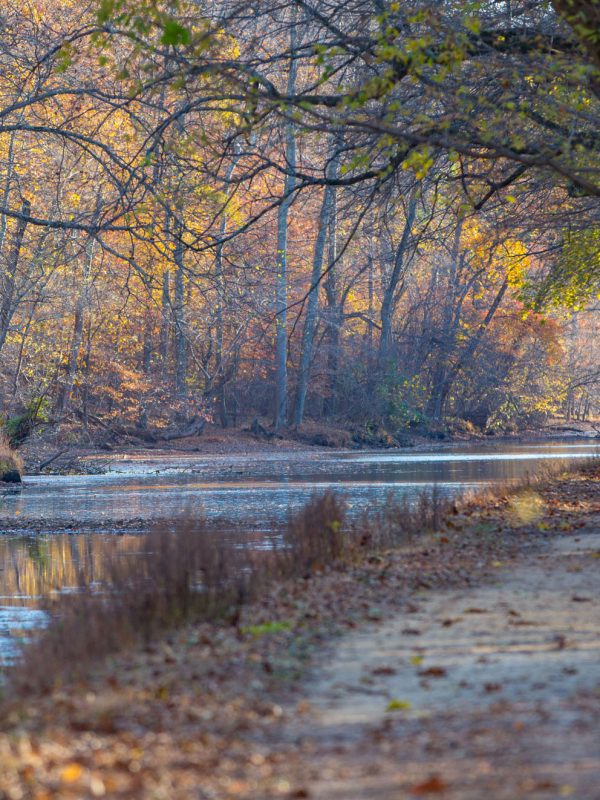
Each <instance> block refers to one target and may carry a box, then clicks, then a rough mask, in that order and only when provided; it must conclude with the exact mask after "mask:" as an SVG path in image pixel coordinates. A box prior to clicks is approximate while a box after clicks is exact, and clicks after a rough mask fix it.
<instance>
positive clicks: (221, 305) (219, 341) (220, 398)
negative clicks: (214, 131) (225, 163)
mask: <svg viewBox="0 0 600 800" xmlns="http://www.w3.org/2000/svg"><path fill="white" fill-rule="evenodd" d="M238 158H239V155H238V153H237V152H236V153H235V155H234V158H233V159H232V161H231V164H230V165H229V167H228V168H227V172H226V173H225V185H226V187H227V189H226V200H225V207H224V209H223V213H222V215H221V223H220V225H219V239H220V241H219V243H218V245H217V250H216V253H215V278H216V283H217V308H216V327H217V330H216V337H215V378H216V379H217V387H218V388H217V404H218V410H219V422H220V423H221V427H222V428H226V427H227V425H228V423H229V421H228V418H227V402H226V396H225V387H226V384H227V381H226V380H225V364H224V359H225V351H224V339H225V315H224V313H223V312H224V309H225V306H226V299H227V298H226V293H225V276H224V274H223V246H224V243H223V239H224V238H225V234H226V233H227V203H228V202H229V198H230V194H229V183H230V181H231V178H232V176H233V172H234V170H235V167H236V164H237V161H238Z"/></svg>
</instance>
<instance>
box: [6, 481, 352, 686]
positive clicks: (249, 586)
mask: <svg viewBox="0 0 600 800" xmlns="http://www.w3.org/2000/svg"><path fill="white" fill-rule="evenodd" d="M343 519H344V511H343V507H342V505H341V504H340V503H339V502H338V500H337V499H336V498H335V497H334V496H333V495H332V494H326V495H325V496H324V497H322V498H315V499H313V500H312V501H311V502H309V503H308V505H307V506H306V508H305V509H304V510H303V511H302V512H301V513H299V514H298V515H297V516H296V517H294V518H293V519H292V520H291V522H290V523H289V525H288V527H287V530H286V531H284V535H283V536H282V537H281V538H280V539H279V543H278V544H276V545H274V547H273V549H272V550H270V551H266V552H264V551H263V552H261V551H258V550H256V549H255V548H253V547H251V546H244V545H240V544H238V545H236V546H232V545H231V543H227V542H225V543H224V542H223V540H222V539H221V538H220V537H218V536H217V535H215V530H214V529H212V528H211V526H210V525H209V524H208V523H206V522H205V521H202V520H191V519H187V520H183V521H181V522H179V523H177V524H175V525H173V526H172V527H171V528H169V527H167V526H165V525H161V526H160V527H159V526H157V527H156V528H155V529H154V530H152V531H151V532H150V534H148V536H147V537H144V538H140V544H141V552H139V553H136V555H135V557H134V558H131V557H128V556H125V555H123V554H122V553H121V554H119V552H118V551H117V550H116V549H114V550H112V549H108V550H107V551H105V554H104V559H105V561H104V563H103V564H102V565H101V566H102V569H101V573H100V574H103V575H106V576H107V579H106V580H105V581H104V582H103V583H102V585H101V586H98V585H97V584H95V583H94V582H92V581H90V579H89V577H88V576H87V574H86V573H84V572H82V573H81V574H80V576H79V586H78V587H77V591H76V592H74V593H72V594H68V595H60V596H59V597H58V598H56V597H52V595H48V596H47V597H46V598H45V600H44V602H43V605H44V606H45V608H46V609H47V610H48V611H49V613H50V615H51V621H50V624H49V625H48V627H47V628H46V629H44V630H43V631H41V632H40V633H39V634H38V635H37V637H36V638H35V639H34V641H33V642H31V643H30V644H29V645H28V646H27V647H26V648H25V650H24V652H23V654H22V657H21V659H20V660H19V661H18V663H16V664H15V665H13V666H12V667H9V669H8V679H9V683H10V687H11V692H10V693H11V694H12V693H14V692H17V693H19V694H22V695H24V694H27V695H29V694H31V693H35V692H45V691H49V690H50V689H52V688H54V687H56V685H57V684H61V683H64V682H65V681H70V680H72V679H75V678H77V676H78V675H83V674H85V671H86V670H87V669H88V668H89V666H90V664H93V663H95V662H97V661H98V660H100V659H102V658H105V657H106V656H108V655H110V654H111V653H116V652H118V651H120V650H123V649H125V648H128V647H132V646H135V645H148V644H149V643H150V642H151V641H152V640H153V639H154V638H156V637H157V636H158V635H159V634H160V633H161V632H163V631H165V630H167V629H169V628H173V627H177V626H181V625H183V624H186V623H188V622H199V621H206V620H215V621H216V620H223V621H225V622H227V623H228V624H232V625H235V624H237V622H238V619H239V615H240V611H241V607H242V606H243V605H244V604H245V603H248V602H252V600H254V599H256V598H257V597H259V596H260V593H261V592H262V591H263V590H264V589H265V587H266V586H268V585H271V584H273V583H274V582H276V581H281V580H285V579H287V578H291V577H294V576H298V575H304V574H306V573H307V572H311V571H313V570H316V569H319V568H320V567H322V566H324V565H328V564H331V563H332V562H334V561H335V560H337V559H338V558H340V557H341V556H342V553H343V550H344V547H345V544H344V535H343V532H342V528H343Z"/></svg>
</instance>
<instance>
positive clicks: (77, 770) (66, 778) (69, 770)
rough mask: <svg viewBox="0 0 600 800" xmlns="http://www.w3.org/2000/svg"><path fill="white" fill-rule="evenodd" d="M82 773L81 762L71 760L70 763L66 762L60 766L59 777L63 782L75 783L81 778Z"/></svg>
mask: <svg viewBox="0 0 600 800" xmlns="http://www.w3.org/2000/svg"><path fill="white" fill-rule="evenodd" d="M82 774H83V767H82V766H81V764H77V762H75V761H72V762H71V763H70V764H67V765H66V766H65V767H63V768H62V770H61V772H60V779H61V781H62V782H63V783H75V782H76V781H78V780H79V779H80V778H81V776H82Z"/></svg>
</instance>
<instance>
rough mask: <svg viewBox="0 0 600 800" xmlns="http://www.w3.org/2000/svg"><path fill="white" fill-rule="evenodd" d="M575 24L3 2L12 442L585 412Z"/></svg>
mask: <svg viewBox="0 0 600 800" xmlns="http://www.w3.org/2000/svg"><path fill="white" fill-rule="evenodd" d="M597 23H598V5H597V3H595V2H593V0H553V2H545V0H536V2H533V3H531V2H526V1H525V0H506V2H485V0H484V1H483V2H473V3H465V2H456V1H455V0H448V2H442V3H438V2H427V1H426V0H408V2H391V1H390V2H388V1H387V0H339V2H334V1H333V0H290V2H285V3H281V4H279V3H277V2H274V1H273V0H270V1H268V0H265V1H264V2H263V0H256V2H244V0H217V2H203V1H202V0H165V1H164V2H162V1H161V0H142V1H141V2H138V1H137V0H102V2H97V1H96V0H93V2H90V1H89V0H87V1H84V2H83V3H82V2H78V3H75V2H74V1H73V0H28V1H27V2H22V1H21V0H5V2H4V3H3V4H2V9H1V10H0V193H1V199H0V281H1V287H2V288H1V297H0V301H1V307H0V351H1V362H0V363H1V370H0V409H1V412H2V415H3V418H4V423H5V426H6V428H7V430H8V433H9V435H10V438H11V440H12V441H13V443H15V444H18V443H19V441H22V440H23V439H24V438H26V436H27V435H28V434H29V433H31V431H32V430H33V429H34V428H36V427H38V426H47V425H53V426H56V425H65V426H66V428H67V429H69V430H71V431H76V433H75V434H71V435H76V436H80V435H82V432H83V434H85V435H87V436H93V435H94V432H103V431H107V430H109V431H114V432H117V433H123V434H127V435H129V436H134V437H139V438H140V440H141V441H144V440H146V441H152V440H153V439H155V438H156V437H166V438H168V437H169V436H179V435H184V434H186V433H199V432H201V431H202V429H203V426H204V425H205V424H206V423H214V424H215V425H216V426H222V427H233V428H236V427H240V426H242V425H248V424H250V423H252V421H253V420H255V423H254V424H255V425H256V426H258V428H259V429H260V430H264V431H266V432H267V433H268V434H269V435H271V432H279V431H281V430H283V429H297V428H299V427H300V426H302V425H303V424H304V423H306V422H309V421H313V422H318V423H331V424H333V425H338V426H340V427H343V428H347V429H351V430H354V431H360V432H361V435H362V436H363V437H364V438H365V440H366V441H369V436H371V437H372V439H373V441H375V438H376V436H377V435H378V433H377V432H378V431H380V430H385V431H387V432H389V434H391V435H392V437H394V436H399V435H400V436H401V435H402V432H403V431H408V430H413V431H421V432H427V433H434V434H436V435H437V434H439V435H444V432H445V431H448V430H450V431H453V430H454V431H460V432H463V433H470V432H471V433H472V432H488V433H494V432H514V431H518V430H520V429H522V428H536V427H540V426H541V425H543V424H544V423H545V422H546V421H547V420H548V419H550V418H552V417H556V416H558V415H560V416H564V417H565V418H566V419H567V420H568V419H572V418H577V419H588V418H590V417H593V416H594V415H595V414H596V413H597V412H598V397H597V389H598V384H599V381H600V360H599V355H598V347H597V342H598V324H599V317H598V310H599V305H598V298H599V297H600V295H599V291H600V228H599V223H600V205H599V203H598V196H599V194H600V156H599V148H598V131H599V130H600V124H599V123H600V92H599V86H600V83H599V80H598V67H599V64H600V59H599V51H598V33H597V29H598V25H597Z"/></svg>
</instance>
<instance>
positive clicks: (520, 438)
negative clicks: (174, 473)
mask: <svg viewBox="0 0 600 800" xmlns="http://www.w3.org/2000/svg"><path fill="white" fill-rule="evenodd" d="M264 430H265V433H267V434H268V435H264V434H262V433H260V432H256V433H253V432H252V431H251V430H250V429H248V428H241V429H239V428H238V429H227V430H223V429H221V428H218V427H216V426H210V425H209V426H207V428H206V430H205V432H204V433H203V435H201V436H191V437H187V438H185V439H180V440H176V441H172V442H156V443H155V444H152V445H149V444H147V443H143V442H135V441H130V442H128V443H127V442H124V441H112V440H106V441H103V442H101V443H97V442H93V441H90V442H87V443H86V442H84V441H83V440H82V438H81V436H82V434H81V430H80V429H76V430H73V431H71V430H70V429H68V428H66V429H62V428H61V429H58V430H53V431H51V430H50V431H39V432H38V433H36V434H34V435H33V436H31V437H30V438H29V439H28V440H27V441H26V442H25V443H24V445H23V446H22V448H21V450H20V453H21V456H22V457H23V459H24V461H25V470H26V472H27V473H28V474H39V473H44V474H59V475H68V474H88V475H95V474H103V473H106V472H107V471H110V470H114V469H120V470H124V469H125V468H131V469H135V468H140V466H142V465H145V466H146V467H147V468H155V469H157V470H159V469H168V468H169V463H170V462H171V461H173V460H181V459H186V458H189V459H194V458H200V457H214V458H218V457H222V456H234V457H236V456H237V457H239V456H253V455H256V456H265V455H266V456H268V455H275V456H277V455H278V454H280V455H281V454H285V453H290V454H294V455H297V454H299V453H307V454H309V453H310V454H317V453H319V452H322V453H325V454H327V453H331V452H332V451H333V452H335V451H357V450H360V451H367V452H368V451H371V450H372V451H374V452H376V451H381V450H407V451H415V452H426V451H428V450H431V449H434V448H435V449H438V448H440V447H442V448H444V447H452V446H453V445H456V444H469V443H471V444H485V443H490V442H491V443H492V444H502V443H511V442H512V443H518V442H543V441H547V440H550V439H552V440H556V439H560V438H562V439H565V441H568V440H572V439H579V438H581V439H582V440H584V441H587V440H593V439H595V438H599V439H600V427H599V426H598V425H597V424H596V423H592V422H576V423H572V422H568V421H564V420H560V419H557V420H553V421H551V422H549V423H548V425H547V426H546V427H544V428H539V429H533V430H524V431H520V432H518V433H512V434H503V435H499V434H498V435H494V436H490V435H487V436H486V435H483V434H482V433H477V432H476V431H474V430H467V429H465V430H457V429H455V430H448V431H445V432H441V431H432V432H430V433H429V434H425V433H422V432H421V433H419V432H418V431H416V432H415V431H413V432H410V431H407V432H405V433H401V434H398V435H397V436H395V437H394V436H391V435H390V434H389V433H387V432H386V431H381V430H375V431H371V432H368V431H365V430H363V429H359V428H349V427H340V426H335V425H326V424H317V423H306V424H305V425H303V426H302V427H301V428H300V429H289V430H286V431H284V432H282V433H281V434H277V435H275V434H271V433H269V432H268V431H266V429H264Z"/></svg>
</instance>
